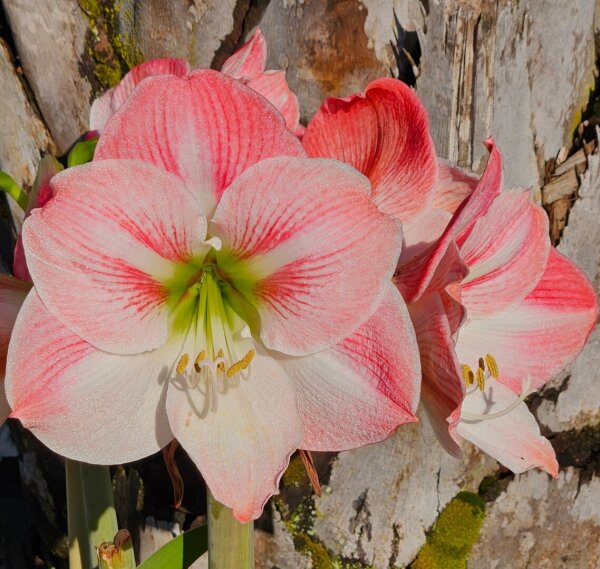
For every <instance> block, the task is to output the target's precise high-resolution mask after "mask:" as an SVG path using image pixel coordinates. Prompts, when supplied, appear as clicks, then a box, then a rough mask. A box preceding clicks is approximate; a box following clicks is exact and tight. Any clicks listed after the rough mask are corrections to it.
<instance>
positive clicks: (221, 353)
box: [217, 348, 225, 358]
mask: <svg viewBox="0 0 600 569" xmlns="http://www.w3.org/2000/svg"><path fill="white" fill-rule="evenodd" d="M224 355H225V354H224V353H223V349H222V348H219V351H218V352H217V357H218V358H222V357H223V356H224Z"/></svg>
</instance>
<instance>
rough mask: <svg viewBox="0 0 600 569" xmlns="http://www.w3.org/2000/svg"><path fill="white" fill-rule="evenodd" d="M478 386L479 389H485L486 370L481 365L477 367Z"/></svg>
mask: <svg viewBox="0 0 600 569" xmlns="http://www.w3.org/2000/svg"><path fill="white" fill-rule="evenodd" d="M477 387H479V391H483V390H484V389H485V372H484V371H483V370H482V369H481V368H480V367H478V368H477Z"/></svg>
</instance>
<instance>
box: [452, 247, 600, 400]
mask: <svg viewBox="0 0 600 569" xmlns="http://www.w3.org/2000/svg"><path fill="white" fill-rule="evenodd" d="M597 316H598V306H597V301H596V293H595V292H594V289H593V288H592V286H591V285H590V283H589V281H588V280H587V278H586V277H585V275H584V274H583V273H582V272H581V271H580V270H579V269H578V268H577V267H576V266H575V265H574V264H573V263H572V262H571V261H569V260H568V259H567V258H566V257H564V256H563V255H561V254H560V253H559V252H558V251H556V250H555V249H550V255H549V257H548V265H547V267H546V270H545V271H544V274H543V276H542V278H541V279H540V281H539V282H538V284H537V285H536V287H535V288H534V289H533V290H532V291H531V292H530V293H529V294H528V295H527V297H525V299H524V300H523V301H522V302H520V303H519V304H517V305H516V306H513V307H512V308H510V309H508V310H504V311H502V312H500V313H497V314H493V315H491V316H487V317H481V318H476V319H473V320H468V321H467V323H466V324H465V325H464V326H463V327H462V328H461V329H460V333H459V337H458V342H457V345H456V350H457V352H458V354H459V357H460V360H461V361H462V362H465V363H469V364H472V363H473V362H476V361H477V358H479V357H481V356H483V355H485V354H486V353H491V354H492V355H493V356H494V357H495V358H496V361H497V362H498V367H499V369H500V380H501V382H502V383H503V384H505V385H507V386H508V387H510V388H511V389H512V390H513V391H514V392H516V393H520V392H521V384H522V382H523V380H524V379H525V378H526V377H528V376H530V377H531V385H532V388H533V389H538V388H539V387H541V386H542V385H543V384H544V383H546V382H547V381H548V380H549V379H551V378H552V377H553V376H554V375H556V374H557V373H558V372H559V371H560V370H561V369H563V368H564V367H565V366H566V365H568V364H569V363H570V362H571V361H573V359H575V356H577V354H578V353H579V351H580V350H581V349H582V348H583V346H584V344H585V342H586V340H587V338H588V336H589V334H590V332H591V330H592V328H593V327H594V324H595V323H596V320H597Z"/></svg>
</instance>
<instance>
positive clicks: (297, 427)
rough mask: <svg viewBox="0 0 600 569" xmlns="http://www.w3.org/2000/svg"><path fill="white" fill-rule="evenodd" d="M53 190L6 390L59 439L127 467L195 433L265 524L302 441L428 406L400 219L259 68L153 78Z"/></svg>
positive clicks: (375, 434) (16, 408)
mask: <svg viewBox="0 0 600 569" xmlns="http://www.w3.org/2000/svg"><path fill="white" fill-rule="evenodd" d="M199 102H201V104H199ZM52 187H53V188H54V190H55V192H56V196H55V197H54V198H53V199H52V200H51V202H50V203H48V204H47V205H46V207H45V208H43V209H41V210H36V211H34V212H33V214H32V215H31V216H30V218H29V219H28V220H27V221H26V223H25V226H24V231H23V235H24V239H23V242H24V246H25V251H26V255H27V262H28V266H29V271H30V272H31V275H32V277H33V281H34V284H35V289H34V291H32V292H31V293H30V295H29V296H28V298H27V300H26V301H25V304H24V306H23V309H22V310H21V312H20V314H19V317H18V321H17V323H16V325H15V329H14V332H13V338H12V340H11V345H10V350H9V358H8V363H7V392H8V398H9V401H10V404H11V406H12V409H13V412H12V416H13V417H17V418H19V419H20V420H21V421H22V422H23V424H24V425H25V426H26V427H28V428H29V429H31V430H32V431H33V432H34V434H36V435H37V436H38V437H39V438H40V439H41V440H42V441H43V442H44V443H45V444H47V445H48V446H49V447H50V448H52V449H53V450H55V451H57V452H59V453H60V454H63V455H65V456H67V457H69V458H73V459H78V460H82V461H86V462H92V463H100V464H113V463H120V462H127V461H131V460H135V459H139V458H141V457H144V456H146V455H148V454H150V453H153V452H155V451H157V450H158V449H160V448H162V447H163V446H165V445H166V444H167V443H169V441H171V440H172V439H173V438H174V437H175V438H177V440H178V441H179V442H180V443H181V445H182V446H183V447H184V448H185V450H186V451H187V452H188V454H189V455H190V457H191V458H192V460H193V461H194V462H195V463H196V464H197V466H198V468H199V469H200V471H201V473H202V475H203V476H204V478H205V480H206V482H207V484H208V486H209V487H210V489H211V491H212V493H213V494H214V496H215V498H216V499H217V500H219V501H220V502H222V503H224V504H226V505H227V506H230V507H232V508H233V510H234V514H235V516H236V517H237V518H238V519H239V520H241V521H245V520H249V519H252V518H256V517H257V516H258V515H259V514H260V512H261V510H262V507H263V505H264V503H265V500H266V499H267V498H268V497H269V496H270V495H271V494H273V493H274V492H276V490H277V483H278V480H279V477H280V475H281V473H282V471H283V470H284V468H285V467H286V465H287V462H288V459H289V456H290V454H291V453H292V452H293V451H294V450H295V449H296V448H298V447H302V448H306V449H308V450H341V449H346V448H352V447H356V446H360V445H363V444H367V443H370V442H375V441H378V440H381V439H383V438H385V437H387V436H388V435H389V434H390V433H391V432H392V431H393V430H394V429H395V428H396V427H397V426H398V425H399V424H402V423H404V422H407V421H414V420H415V417H414V410H415V407H416V404H417V398H418V391H419V382H420V366H419V358H418V351H417V346H416V340H415V337H414V331H413V330H412V327H411V324H410V317H409V315H408V312H407V310H406V306H405V305H404V302H403V300H402V298H401V295H400V293H399V292H398V291H397V290H396V289H395V287H394V286H393V285H392V283H391V277H392V274H393V271H394V268H395V264H396V259H397V256H398V254H399V249H400V245H401V231H400V226H399V224H398V223H397V222H396V221H395V220H394V219H393V218H391V217H389V216H387V215H385V214H383V213H381V212H380V211H379V210H378V209H377V207H375V205H374V204H373V203H372V201H371V197H370V194H371V187H370V184H369V181H368V180H367V178H365V177H364V176H362V175H361V174H360V173H358V172H357V171H355V170H354V169H352V168H350V167H349V166H347V165H345V164H342V163H340V162H337V161H333V160H323V159H310V158H307V157H306V156H305V152H304V150H303V148H302V145H301V144H300V142H299V141H298V139H297V138H296V137H295V136H294V135H293V134H292V133H291V132H290V131H289V130H288V129H287V128H286V127H285V124H284V122H283V119H282V117H281V115H280V114H279V113H278V112H276V110H275V109H274V108H273V107H272V106H271V105H270V104H269V103H268V102H267V101H266V100H265V99H264V98H263V97H261V96H260V95H258V94H257V93H256V92H254V91H253V90H251V89H249V88H247V87H246V86H244V85H243V84H242V83H241V82H239V81H235V80H233V79H230V78H228V77H226V76H224V75H222V74H219V73H216V72H213V71H195V72H192V73H191V74H190V75H188V76H186V77H182V78H177V77H175V76H160V77H152V78H149V79H147V80H146V81H144V82H143V83H141V84H140V86H139V87H138V88H137V89H136V90H135V91H134V92H133V93H132V95H131V96H130V97H129V98H128V100H127V101H126V103H125V104H124V105H123V106H122V107H121V109H120V110H119V111H118V112H117V113H116V114H115V115H114V117H113V118H112V119H111V121H110V122H109V123H108V125H107V128H106V130H105V132H104V133H103V134H102V136H101V137H100V141H99V143H98V147H97V150H96V158H95V160H94V162H92V163H91V164H88V165H85V166H81V167H77V168H70V169H68V170H67V171H65V172H64V173H62V174H59V175H58V176H56V177H55V178H54V179H53V180H52ZM392 332H393V333H392Z"/></svg>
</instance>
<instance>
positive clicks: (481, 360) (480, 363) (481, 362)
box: [479, 358, 485, 371]
mask: <svg viewBox="0 0 600 569" xmlns="http://www.w3.org/2000/svg"><path fill="white" fill-rule="evenodd" d="M479 367H480V368H481V369H482V370H483V371H485V362H484V361H483V358H479Z"/></svg>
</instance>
